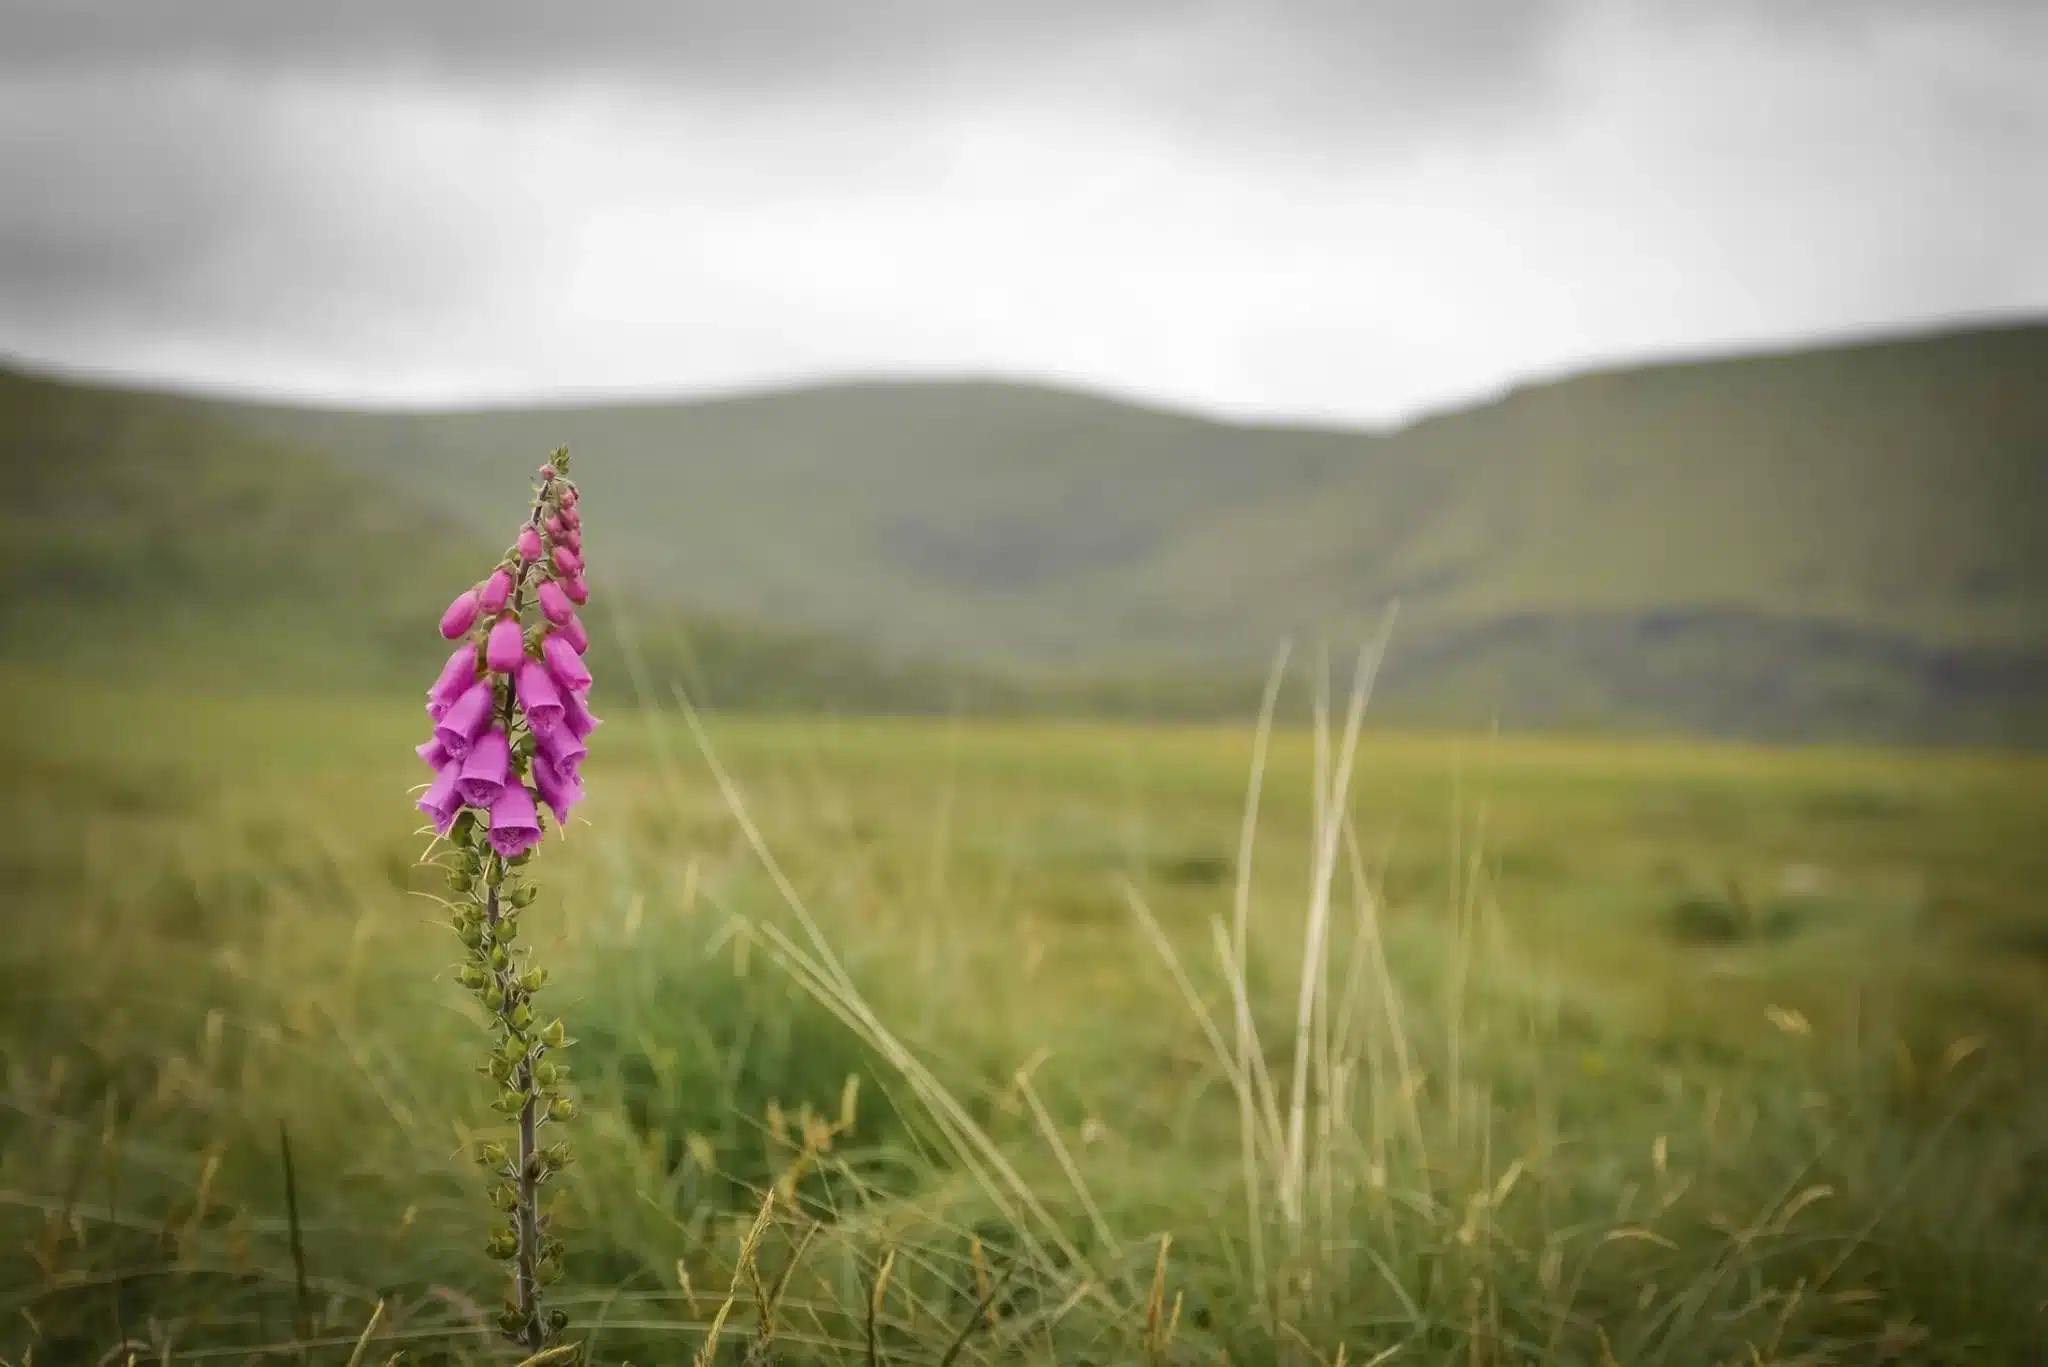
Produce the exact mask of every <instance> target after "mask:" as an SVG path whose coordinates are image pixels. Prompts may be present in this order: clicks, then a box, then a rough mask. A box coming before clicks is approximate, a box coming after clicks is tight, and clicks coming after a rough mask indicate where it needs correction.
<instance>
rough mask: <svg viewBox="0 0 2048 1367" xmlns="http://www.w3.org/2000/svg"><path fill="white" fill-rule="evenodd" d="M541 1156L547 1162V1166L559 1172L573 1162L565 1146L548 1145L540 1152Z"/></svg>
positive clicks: (567, 1147)
mask: <svg viewBox="0 0 2048 1367" xmlns="http://www.w3.org/2000/svg"><path fill="white" fill-rule="evenodd" d="M541 1156H542V1157H544V1158H546V1159H547V1160H548V1166H549V1167H551V1168H553V1169H554V1170H555V1171H557V1172H560V1171H561V1170H562V1169H563V1168H566V1167H568V1166H569V1164H570V1163H571V1162H572V1161H574V1160H573V1158H572V1157H571V1155H570V1153H569V1146H568V1145H567V1144H550V1145H548V1146H547V1147H546V1148H544V1149H542V1150H541Z"/></svg>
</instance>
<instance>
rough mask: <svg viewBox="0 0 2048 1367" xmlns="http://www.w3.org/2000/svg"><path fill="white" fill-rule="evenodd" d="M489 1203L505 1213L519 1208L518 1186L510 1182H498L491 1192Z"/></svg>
mask: <svg viewBox="0 0 2048 1367" xmlns="http://www.w3.org/2000/svg"><path fill="white" fill-rule="evenodd" d="M491 1204H492V1205H494V1206H496V1207H497V1208H498V1209H499V1210H502V1211H504V1212H506V1213H507V1214H510V1213H511V1212H512V1211H515V1210H517V1209H519V1188H518V1187H515V1186H513V1185H512V1184H511V1183H510V1182H501V1183H499V1184H498V1187H497V1189H496V1190H494V1191H493V1192H492V1193H491Z"/></svg>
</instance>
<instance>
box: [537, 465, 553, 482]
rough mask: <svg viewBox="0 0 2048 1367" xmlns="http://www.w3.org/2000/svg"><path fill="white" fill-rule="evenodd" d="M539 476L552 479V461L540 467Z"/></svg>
mask: <svg viewBox="0 0 2048 1367" xmlns="http://www.w3.org/2000/svg"><path fill="white" fill-rule="evenodd" d="M540 477H541V478H542V479H553V478H554V477H555V467H554V463H553V462H552V461H551V462H549V463H548V464H546V465H543V466H541V467H540Z"/></svg>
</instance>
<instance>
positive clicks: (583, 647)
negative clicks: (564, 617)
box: [556, 616, 590, 655]
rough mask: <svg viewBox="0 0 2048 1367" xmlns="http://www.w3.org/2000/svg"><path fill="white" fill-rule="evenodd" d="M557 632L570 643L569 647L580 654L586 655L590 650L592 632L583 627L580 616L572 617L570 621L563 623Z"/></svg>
mask: <svg viewBox="0 0 2048 1367" xmlns="http://www.w3.org/2000/svg"><path fill="white" fill-rule="evenodd" d="M556 632H557V634H558V635H559V636H561V638H562V639H563V640H565V641H567V642H568V643H569V648H570V649H571V650H573V651H575V652H576V653H577V654H578V655H586V654H588V653H589V652H590V633H589V632H587V631H585V630H584V629H583V623H582V621H581V620H579V619H578V618H576V617H573V616H572V617H570V618H569V620H568V621H566V622H564V623H562V624H561V626H560V627H558V628H557V629H556Z"/></svg>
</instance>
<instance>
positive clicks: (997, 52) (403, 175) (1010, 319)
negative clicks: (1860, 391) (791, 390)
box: [0, 0, 2048, 422]
mask: <svg viewBox="0 0 2048 1367" xmlns="http://www.w3.org/2000/svg"><path fill="white" fill-rule="evenodd" d="M2044 168H2048V4H2043V3H2039V2H2038V0H1927V2H1926V3H1915V2H1914V0H1713V3H1707V0H1699V2H1698V3H1694V2H1693V0H1408V2H1407V3H1396V0H1028V2H1027V0H1015V2H1014V3H1013V2H1012V0H867V2H866V3H854V2H853V0H843V2H842V0H743V2H742V0H579V3H573V4H572V3H563V2H562V0H553V2H552V3H527V0H489V3H486V0H453V2H451V3H431V2H430V0H351V2H350V3H347V4H312V3H299V2H298V0H180V3H167V2H166V0H0V186H4V187H5V191H4V193H0V353H10V354H13V355H15V356H17V357H21V358H25V359H29V360H35V361H42V362H46V363H52V364H58V365H63V366H67V367H86V368H91V369H95V370H102V371H109V372H113V373H123V374H133V375H137V376H141V377H147V378H152V379H159V380H174V381H180V382H186V383H196V384H201V385H206V386H210V387H222V386H225V387H230V388H234V389H242V390H249V389H257V390H267V391H275V392H280V393H284V394H288V395H297V396H305V397H313V398H321V399H330V400H331V399H341V400H350V401H355V400H365V401H377V402H405V403H412V402H446V401H455V400H469V399H486V398H503V397H510V396H515V395H532V394H541V393H556V392H563V391H590V390H636V391H642V392H644V391H648V390H657V391H665V392H666V391H682V392H689V391H696V390H700V389H705V388H712V389H723V388H729V387H733V386H745V385H753V384H758V383H778V382H786V381H790V380H801V379H805V378H811V377H815V376H820V375H834V374H843V373H848V372H878V371H889V372H902V371H909V372H949V373H950V372H962V371H970V372H998V373H1006V374H1014V375H1019V376H1028V377H1034V378H1043V379H1053V380H1070V381H1078V382H1082V383H1086V384H1089V385H1093V386H1099V387H1107V388H1111V389H1114V390H1119V391H1124V392H1128V393H1133V394H1138V395H1143V396H1146V397H1149V398H1154V399H1159V400H1165V401H1170V402H1179V403H1186V404H1191V405H1195V406H1198V407H1202V408H1206V409H1210V410H1214V411H1225V412H1232V413H1243V414H1260V415H1278V416H1293V417H1322V418H1330V417H1334V418H1340V419H1350V420H1361V421H1373V422H1378V421H1386V420H1391V419H1396V418H1399V417H1401V416H1403V415H1406V414H1410V413H1413V412H1415V411H1416V410H1417V409H1418V408H1425V407H1433V406H1438V405H1441V404H1444V403H1448V402H1456V401H1459V400H1461V399H1465V398H1468V397H1473V396H1477V395H1481V394H1484V393H1486V392H1488V391H1490V390H1493V389H1496V388H1498V387H1499V386H1501V385H1503V384H1506V383H1510V382H1512V381H1514V380H1515V379H1518V378H1521V377H1524V376H1528V375H1544V374H1550V373H1555V372H1558V371H1562V370H1566V369H1570V368H1573V367H1576V366H1579V365H1582V364H1585V363H1588V362H1603V363H1604V362H1608V361H1613V360H1618V359H1627V358H1631V357H1636V356H1644V355H1648V356H1656V355H1664V354H1670V353H1674V352H1675V353H1686V352H1692V351H1697V350H1702V349H1713V350H1718V349H1723V348H1726V347H1731V346H1744V345H1751V344H1757V343H1779V342H1785V341H1796V340H1800V339H1804V338H1808V337H1813V336H1830V335H1840V334H1843V333H1860V332H1864V331H1869V330H1888V329H1891V328H1895V327H1908V326H1914V325H1918V324H1921V323H1924V322H1929V321H1937V320H1947V319H1951V318H1955V317H1959V316H1960V317H1969V316H1981V315H2010V314H2013V313H2017V312H2048V169H2044Z"/></svg>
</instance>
